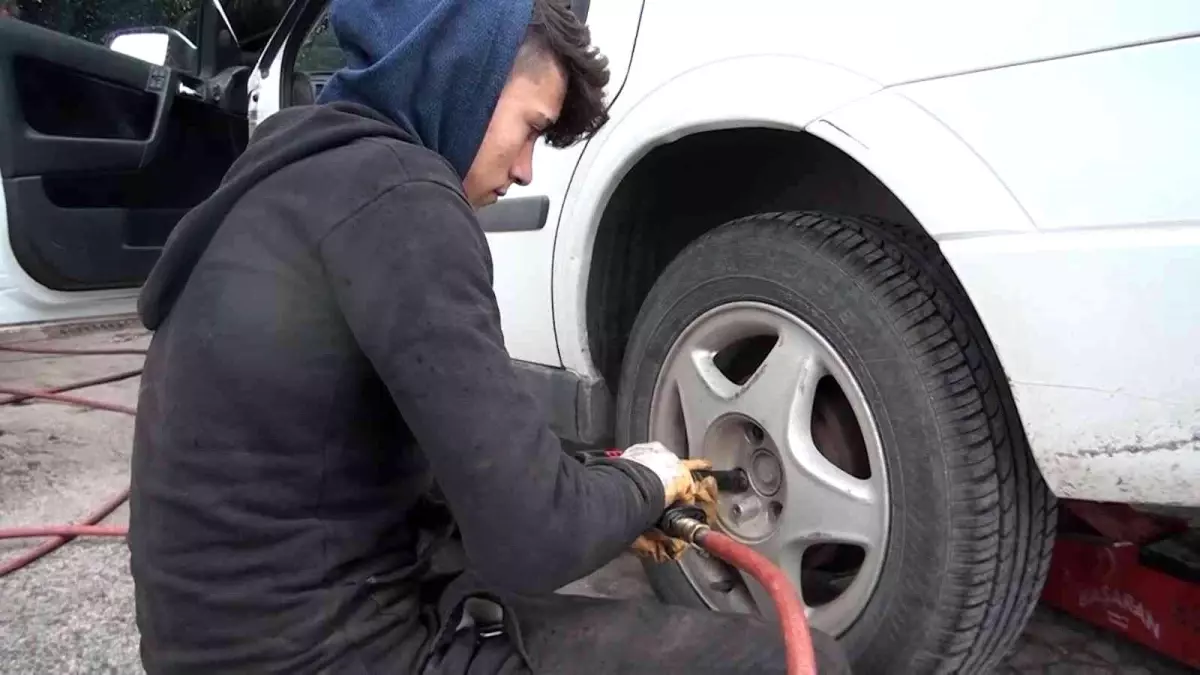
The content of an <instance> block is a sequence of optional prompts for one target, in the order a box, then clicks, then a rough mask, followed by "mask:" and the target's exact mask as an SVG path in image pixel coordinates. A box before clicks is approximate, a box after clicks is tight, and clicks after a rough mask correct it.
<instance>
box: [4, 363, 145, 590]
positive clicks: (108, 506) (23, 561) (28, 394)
mask: <svg viewBox="0 0 1200 675" xmlns="http://www.w3.org/2000/svg"><path fill="white" fill-rule="evenodd" d="M0 351H6V352H18V353H22V354H40V355H51V356H144V355H145V353H146V352H145V351H144V350H141V349H53V348H44V347H22V346H17V345H0ZM141 374H142V371H141V369H140V368H139V369H136V370H128V371H125V372H122V373H117V374H115V375H106V376H103V377H97V378H92V379H88V380H82V381H79V382H73V383H71V384H66V385H62V386H58V387H53V388H50V389H42V390H31V389H20V388H15V387H0V394H7V397H5V398H0V406H4V405H19V404H21V403H24V402H25V401H29V400H43V401H54V402H57V403H65V404H67V405H74V406H80V407H84V408H94V409H96V410H108V411H111V412H117V413H124V414H127V415H133V414H135V412H136V411H135V410H134V409H133V408H131V407H129V406H123V405H118V404H115V403H107V402H105V401H96V400H92V399H89V398H83V397H79V396H71V395H69V394H66V393H65V392H68V391H74V390H76V389H84V388H87V387H94V386H97V385H101V384H109V383H112V382H120V381H121V380H128V379H130V378H134V377H137V376H138V375H141ZM128 498H129V489H128V488H126V489H124V490H122V491H121V492H119V493H118V494H116V495H114V496H113V497H112V498H110V499H109V500H108V501H106V502H104V503H103V504H101V505H100V506H99V507H97V508H96V510H94V511H92V512H91V513H89V514H87V515H86V516H85V517H84V518H83V519H82V520H81V521H79V522H78V523H73V524H70V525H48V526H37V527H13V528H0V540H5V539H27V538H28V539H32V538H43V537H51V538H50V539H47V540H46V541H45V542H43V543H41V544H39V545H37V546H35V547H33V548H31V549H29V550H28V551H25V552H24V553H22V554H20V555H18V556H17V557H16V558H13V559H11V560H4V561H0V577H4V576H5V575H8V574H11V573H12V572H15V571H17V570H19V569H21V568H23V567H25V566H27V565H29V564H30V563H32V562H34V561H35V560H38V559H39V558H42V557H44V556H46V555H49V554H50V553H51V552H53V551H55V550H57V549H58V548H59V547H61V546H62V545H63V544H66V543H67V542H69V541H71V540H72V539H74V538H75V537H124V536H125V534H126V528H124V527H110V526H102V525H98V523H99V522H100V521H102V520H104V519H105V518H107V517H108V516H109V515H111V514H112V513H113V512H114V511H116V510H117V509H118V508H120V506H121V505H122V504H124V503H125V500H127V499H128Z"/></svg>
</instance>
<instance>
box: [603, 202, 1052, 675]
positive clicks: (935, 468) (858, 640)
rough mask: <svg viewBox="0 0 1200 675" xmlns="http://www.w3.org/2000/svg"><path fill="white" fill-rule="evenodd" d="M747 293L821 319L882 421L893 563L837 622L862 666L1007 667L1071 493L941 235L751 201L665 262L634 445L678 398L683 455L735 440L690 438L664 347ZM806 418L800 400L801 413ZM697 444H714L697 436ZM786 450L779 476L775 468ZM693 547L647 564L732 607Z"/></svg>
mask: <svg viewBox="0 0 1200 675" xmlns="http://www.w3.org/2000/svg"><path fill="white" fill-rule="evenodd" d="M734 306H736V307H739V308H742V307H744V308H748V309H747V311H749V310H750V309H755V308H758V309H759V310H762V311H767V312H768V313H770V314H771V316H783V317H787V318H788V320H789V321H791V320H797V321H795V325H797V326H806V327H808V328H809V329H811V330H812V331H813V332H814V333H815V334H816V335H818V336H819V338H820V340H819V342H820V343H821V344H824V345H825V346H826V347H827V348H828V351H827V352H822V353H825V354H827V355H828V357H827V358H829V359H832V360H833V361H836V362H837V364H840V365H837V368H842V369H844V373H843V376H844V379H845V378H851V379H852V380H853V385H854V387H852V388H856V392H855V393H854V395H855V396H857V397H858V399H859V403H860V405H861V408H860V409H859V412H858V413H857V418H856V420H857V421H856V422H855V424H857V425H858V426H859V427H861V429H867V428H868V427H870V429H872V431H871V437H872V439H873V441H871V443H874V444H875V445H874V446H872V447H877V448H879V449H880V452H879V453H878V455H877V456H879V457H881V458H882V459H881V460H880V461H881V463H880V464H879V466H878V467H876V468H873V469H871V470H870V473H871V476H875V475H881V476H883V475H886V481H885V483H886V484H885V485H884V487H885V488H886V498H887V501H886V506H880V507H879V512H880V513H881V514H882V515H881V518H883V519H884V521H880V522H886V529H883V530H881V531H884V532H885V533H886V536H883V537H880V538H879V545H878V547H879V548H880V553H881V556H876V557H874V560H876V561H882V562H880V563H879V567H878V571H877V572H876V573H875V576H874V577H872V578H873V579H874V581H873V582H872V584H873V585H872V586H871V587H870V591H869V593H867V594H862V595H861V598H862V602H863V603H864V604H862V607H861V610H859V611H857V614H856V615H855V616H854V617H853V620H852V622H851V623H849V624H848V625H842V626H841V627H840V628H839V629H838V630H836V631H830V632H834V633H836V634H837V637H838V639H839V641H840V642H841V643H842V644H843V646H844V647H845V648H846V650H847V652H848V653H849V655H850V657H851V660H852V662H853V664H854V672H860V673H891V674H896V673H933V672H986V671H988V670H990V669H991V668H993V667H995V666H996V665H997V664H998V663H999V662H1000V661H1001V660H1002V659H1003V657H1004V656H1005V654H1006V653H1007V652H1008V651H1009V650H1010V649H1011V648H1012V646H1013V644H1014V642H1015V641H1016V639H1017V638H1018V636H1019V635H1020V633H1021V631H1022V629H1023V627H1024V625H1025V623H1026V621H1027V620H1028V618H1029V616H1030V614H1031V613H1032V611H1033V609H1034V606H1035V604H1036V603H1037V600H1038V597H1039V595H1040V593H1041V589H1042V585H1043V582H1044V580H1045V576H1046V572H1047V568H1048V565H1049V560H1050V553H1051V549H1052V545H1053V539H1054V529H1055V520H1056V504H1055V500H1054V497H1053V495H1052V494H1051V493H1050V492H1049V490H1048V489H1047V487H1046V485H1045V483H1044V482H1043V480H1042V478H1041V475H1040V474H1039V472H1038V469H1037V467H1036V464H1035V463H1034V460H1033V458H1032V456H1031V454H1030V451H1029V448H1028V445H1027V442H1026V439H1025V435H1024V432H1023V430H1022V427H1021V423H1020V420H1019V418H1018V415H1017V411H1016V409H1015V406H1014V404H1013V401H1012V397H1011V394H1010V392H1009V391H1008V388H1007V386H1006V384H1005V377H1004V375H1003V373H1002V371H1001V369H1000V366H999V362H998V359H997V357H996V355H995V353H994V351H993V350H992V347H991V345H990V343H989V341H988V339H987V337H986V334H985V332H984V330H983V327H982V324H981V322H980V321H979V319H978V318H977V317H976V315H975V313H974V311H973V310H972V307H971V304H970V302H969V300H968V299H967V296H966V293H965V292H964V290H963V289H962V287H961V286H960V284H959V283H958V281H957V278H956V277H955V276H954V274H953V273H952V272H951V270H950V268H949V266H948V265H947V264H946V263H945V261H944V260H943V259H942V258H941V256H940V254H938V253H937V251H936V246H935V245H934V244H933V243H932V242H929V243H924V237H923V236H922V237H918V236H914V235H911V234H908V233H907V230H906V229H905V228H903V227H901V226H898V225H893V224H889V223H886V222H882V221H877V220H872V219H863V218H849V217H841V216H834V215H829V214H823V213H776V214H761V215H754V216H750V217H747V218H743V219H739V220H736V221H733V222H730V223H727V224H725V225H723V226H721V227H719V228H717V229H715V230H713V231H711V232H709V233H707V234H706V235H704V236H703V237H701V238H699V239H698V240H696V241H694V242H692V243H691V244H690V245H689V246H687V247H686V248H685V249H684V250H683V251H682V252H681V253H679V254H678V256H677V257H676V258H675V259H674V260H673V261H672V262H671V264H670V265H669V266H668V267H667V269H666V270H665V271H664V272H663V273H662V275H661V276H660V277H659V278H658V280H657V281H656V283H655V285H654V287H653V289H652V290H651V292H650V293H649V295H648V296H647V298H646V300H645V301H644V303H643V305H642V307H641V309H640V311H639V314H638V316H637V319H636V321H635V323H634V327H633V329H632V331H631V335H630V339H629V342H628V346H627V349H626V353H625V356H624V363H623V369H622V375H621V379H620V383H619V390H618V395H617V408H616V415H617V419H616V422H617V430H616V433H617V440H618V442H619V443H620V444H622V447H625V446H628V445H631V444H633V443H636V442H640V441H644V440H649V439H652V438H654V439H655V440H666V439H664V438H655V437H661V436H663V435H664V433H668V432H663V433H659V431H660V430H662V429H674V428H676V427H671V426H670V425H669V423H668V422H664V423H663V424H667V425H668V426H657V425H659V422H658V421H656V420H657V418H656V417H655V415H659V413H655V412H654V411H655V410H656V409H657V410H667V408H668V407H669V406H670V405H674V404H670V403H669V402H670V401H678V402H679V403H678V405H679V406H680V411H681V412H680V414H679V416H678V417H679V420H680V422H679V427H678V428H679V429H682V431H679V434H680V435H679V436H677V437H675V440H676V441H677V442H676V446H679V445H683V446H688V447H689V451H690V452H684V451H683V450H682V449H681V450H680V452H681V454H691V455H693V456H703V455H704V454H705V453H706V452H708V449H709V448H711V447H714V446H712V444H711V443H710V440H711V439H712V438H715V439H716V440H715V441H713V442H715V443H717V444H718V446H716V451H722V448H721V446H719V444H720V443H721V442H722V441H721V439H722V438H724V437H723V436H721V435H720V434H719V433H718V432H717V431H713V430H714V429H716V428H717V424H716V423H714V424H713V425H712V426H710V427H706V429H708V431H707V432H705V433H706V435H703V436H700V435H696V436H695V437H694V438H688V436H687V434H688V433H691V432H690V431H689V430H688V429H687V428H686V422H687V420H686V417H687V415H686V414H685V413H684V412H682V410H683V407H682V406H683V405H684V403H683V402H682V401H684V398H682V397H683V396H684V390H683V389H682V388H680V387H678V386H676V388H675V389H674V392H675V393H674V394H673V393H671V392H670V391H668V390H667V388H666V385H663V384H662V383H663V382H664V381H666V380H665V379H664V378H665V375H664V373H667V372H668V370H671V372H674V371H673V370H672V369H670V368H668V367H667V363H668V361H670V360H671V359H674V358H675V357H673V356H672V354H673V353H675V352H673V350H675V349H676V348H677V345H678V344H682V342H683V341H685V340H684V338H683V337H682V336H691V335H693V333H692V332H689V331H692V330H693V329H692V328H690V327H691V326H695V325H698V323H697V322H699V321H701V320H702V319H703V317H705V316H709V315H714V316H715V315H717V314H719V312H720V311H722V308H728V307H734ZM714 313H717V314H714ZM746 316H757V315H749V314H748V315H746ZM763 316H766V314H764V315H763ZM771 320H772V321H773V320H775V319H771ZM727 323H728V322H727ZM789 325H791V324H789ZM696 330H699V329H696ZM789 330H790V329H789ZM686 339H689V340H690V339H692V337H687V338H686ZM779 339H781V338H778V337H777V338H776V342H775V343H774V344H776V345H778V344H781V343H780V342H779V341H778V340H779ZM739 344H740V343H739ZM813 344H816V343H815V342H814V343H813ZM689 353H691V352H689ZM706 353H707V352H706ZM718 356H719V354H718V353H717V352H715V351H714V352H713V358H714V359H716V358H717V357H718ZM814 358H815V357H814ZM833 361H830V363H833ZM671 362H672V363H674V362H675V361H671ZM714 362H715V361H714ZM754 367H757V368H759V370H762V367H761V365H759V366H754ZM830 367H833V366H830ZM672 368H673V366H672ZM681 372H682V371H681ZM758 374H759V373H758V371H754V376H753V377H757V376H758ZM746 381H749V380H746ZM847 386H848V385H847ZM817 388H818V389H819V387H817ZM843 388H844V387H843ZM664 392H665V393H664ZM676 394H678V396H676ZM814 396H816V394H814ZM832 396H833V395H832V394H830V395H829V397H832ZM843 396H844V397H845V398H846V399H847V400H848V401H849V400H850V399H851V398H852V394H850V393H845V392H843ZM656 397H661V398H656ZM722 400H726V399H722ZM728 400H729V401H733V400H734V399H733V398H730V399H728ZM756 400H757V399H756ZM830 400H832V398H830ZM659 401H662V402H663V403H661V404H660V403H658V402H659ZM815 405H816V404H815V403H814V406H815ZM822 405H825V404H822ZM829 405H834V404H829ZM846 405H849V404H843V408H844V407H845V406H846ZM663 414H666V413H663ZM773 414H774V413H773ZM804 414H806V413H804ZM739 415H740V413H739ZM789 415H791V413H789ZM660 416H661V415H660ZM697 417H699V416H697ZM735 417H737V419H736V420H734V421H738V422H739V423H741V422H745V420H743V419H742V418H741V417H740V416H735ZM652 418H653V419H652ZM802 418H803V414H801V413H797V416H790V417H788V419H789V420H792V421H789V422H787V424H792V423H794V421H795V420H798V419H801V420H802ZM864 418H869V421H870V424H869V425H868V426H866V427H864V426H862V424H863V421H862V420H863V419H864ZM705 419H707V418H705ZM717 419H726V418H724V417H718V418H717ZM816 419H817V418H816V417H813V418H812V419H811V420H810V424H811V425H814V426H812V429H813V430H814V431H812V432H811V433H813V434H815V433H816V431H815V429H816V426H815V425H816V423H817V422H816V421H815V420H816ZM751 426H754V425H753V423H751ZM843 426H844V424H843ZM851 426H853V425H851ZM861 429H860V430H861ZM721 433H724V432H721ZM862 433H863V435H864V437H865V436H866V435H867V432H866V431H863V432H862ZM714 434H716V436H714ZM668 435H669V434H668ZM760 436H761V435H760ZM681 439H682V440H681ZM697 439H700V440H697ZM738 442H739V443H741V442H742V441H741V440H739V441H738ZM748 442H750V443H751V444H753V443H754V442H761V443H766V441H764V440H762V439H761V438H759V439H752V440H751V441H748ZM841 443H842V445H846V444H847V443H849V442H848V441H844V440H843V441H841ZM864 443H866V442H865V441H864ZM693 444H696V445H698V447H700V448H702V449H704V450H703V452H697V451H695V450H691V448H690V446H691V445H693ZM855 447H856V448H857V447H858V446H857V445H855ZM864 447H865V446H864ZM821 451H822V452H825V450H824V449H823V448H822V450H821ZM779 452H780V453H781V454H780V455H779V456H780V457H783V456H785V455H784V454H782V453H783V451H779ZM757 456H758V455H755V457H757ZM754 461H756V460H754ZM779 461H781V462H782V461H784V460H779ZM772 467H773V465H772ZM772 467H768V470H767V471H766V475H767V476H768V477H770V476H774V475H775V473H774V472H775V471H777V469H776V468H772ZM718 468H728V467H718ZM743 468H745V467H743ZM876 469H878V471H876ZM856 480H857V479H856ZM870 480H876V479H874V478H871V479H870ZM863 484H864V485H866V484H867V483H863ZM881 485H883V483H881ZM796 492H797V494H800V492H801V491H800V489H799V488H797V491H796ZM812 494H813V495H816V494H817V493H816V492H815V491H813V493H812ZM872 494H874V493H872ZM789 496H790V493H789ZM764 499H766V497H764ZM796 499H797V500H801V501H802V500H803V498H802V497H797V498H796ZM809 499H817V497H815V496H813V497H809ZM821 499H824V498H823V497H822V498H821ZM871 499H875V497H871ZM722 502H723V503H724V502H725V498H724V497H723V499H722ZM775 506H778V504H774V503H772V507H773V510H774V507H775ZM811 506H812V508H813V509H816V510H819V509H820V508H821V504H820V503H815V504H813V505H811ZM804 508H807V507H804ZM803 512H804V511H803V508H801V509H800V510H799V511H797V513H803ZM781 513H784V514H787V513H791V511H781ZM756 517H757V516H756ZM780 517H782V516H780ZM767 518H768V520H769V516H768V517H767ZM756 522H757V521H756ZM764 522H766V521H764ZM776 522H777V523H779V522H782V521H776ZM862 522H865V521H862ZM779 527H782V525H780V526H779ZM872 528H874V526H872ZM772 536H773V535H772ZM750 539H751V540H752V539H753V538H750ZM816 548H821V547H816ZM828 548H829V547H828V546H826V547H825V549H828ZM825 549H822V550H823V551H825V552H826V553H827V552H828V551H827V550H825ZM789 550H790V549H789ZM804 555H807V554H804ZM693 556H695V557H697V558H703V557H704V556H702V555H699V554H696V553H693V552H689V553H688V554H687V556H686V557H685V560H684V561H683V562H680V563H668V564H664V565H655V564H649V563H648V564H647V566H646V569H647V573H648V575H649V578H650V581H651V584H652V585H653V587H654V589H655V591H656V593H657V594H658V596H659V597H660V598H661V599H662V600H664V601H666V602H670V603H676V604H684V605H691V606H709V607H714V608H716V609H722V607H720V606H718V604H716V601H712V600H710V599H709V597H708V596H710V595H714V594H717V595H719V594H720V593H723V592H724V593H731V591H728V588H730V586H729V584H726V583H725V582H720V583H716V582H714V583H713V584H711V587H705V586H703V585H702V584H700V583H699V582H697V583H693V581H691V580H690V578H691V577H689V574H693V576H699V573H689V572H687V570H688V569H690V568H688V567H687V565H688V564H691V563H688V562H687V561H688V558H689V557H693ZM861 556H862V557H863V559H864V560H866V559H867V558H868V557H870V556H868V555H867V554H861ZM835 557H836V556H835ZM806 560H807V558H805V559H803V561H806ZM803 561H802V562H803ZM695 564H696V565H701V564H704V565H711V561H703V560H701V561H699V562H696V563H695ZM805 564H807V563H806V562H805ZM865 565H866V564H865V563H860V567H859V568H858V569H859V570H860V571H861V570H862V569H865V568H866V567H865ZM704 569H708V568H707V567H706V568H704ZM806 569H807V568H806ZM838 573H839V574H840V573H842V572H838ZM845 574H849V572H845ZM850 587H853V582H851V586H850ZM698 588H700V589H703V588H707V590H705V591H704V593H701V592H700V591H699V590H698ZM706 594H707V595H706ZM805 594H806V595H807V591H805ZM745 597H751V596H745ZM839 597H840V596H839ZM806 599H807V597H806ZM826 606H828V605H826ZM749 611H754V610H753V608H752V609H751V610H749ZM766 611H770V610H766ZM813 616H814V619H813V620H814V622H817V618H816V617H817V616H818V615H817V613H814V615H813ZM842 618H843V619H844V617H842ZM843 623H844V622H843Z"/></svg>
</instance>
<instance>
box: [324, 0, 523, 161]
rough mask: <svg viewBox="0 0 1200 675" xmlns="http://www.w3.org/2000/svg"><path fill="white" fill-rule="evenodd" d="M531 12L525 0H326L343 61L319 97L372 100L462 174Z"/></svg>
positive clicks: (370, 103)
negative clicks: (331, 0)
mask: <svg viewBox="0 0 1200 675" xmlns="http://www.w3.org/2000/svg"><path fill="white" fill-rule="evenodd" d="M532 12H533V2H532V0H333V3H332V6H331V8H330V11H329V24H330V27H331V28H332V29H333V32H334V35H336V36H337V39H338V43H339V44H340V45H341V47H342V50H343V51H344V52H345V53H346V59H347V65H346V67H345V68H343V69H341V70H339V71H338V72H336V73H334V75H333V77H331V78H330V80H329V82H328V83H327V84H326V85H325V87H324V89H322V91H321V96H320V98H319V99H318V101H317V102H318V103H328V102H332V101H351V102H354V103H359V104H362V105H366V106H369V107H371V108H374V109H375V110H377V111H379V112H380V113H383V114H384V115H387V116H388V117H389V118H391V119H392V120H393V121H394V122H396V124H398V125H400V126H401V127H403V128H405V130H407V131H409V132H410V133H412V134H413V135H414V136H416V138H417V140H418V141H419V142H420V143H421V144H422V145H424V146H425V147H427V148H429V149H430V150H433V151H434V152H436V153H438V154H440V155H441V156H442V157H445V158H446V160H447V161H449V162H450V165H451V166H453V167H454V170H455V171H456V172H458V175H459V177H460V178H463V177H465V176H466V174H467V170H468V169H469V168H470V167H471V162H473V161H474V159H475V154H476V153H477V152H478V151H479V145H480V144H481V143H482V142H483V136H484V133H485V132H486V131H487V125H488V122H489V120H491V117H492V111H493V110H494V109H495V107H496V101H497V100H498V99H499V97H500V91H501V89H503V88H504V83H505V82H506V81H507V79H508V75H509V72H510V71H511V69H512V65H513V61H514V59H515V58H516V54H517V49H518V48H519V47H520V46H521V41H522V39H523V37H524V35H525V31H526V29H527V27H528V25H529V19H530V16H531V15H532Z"/></svg>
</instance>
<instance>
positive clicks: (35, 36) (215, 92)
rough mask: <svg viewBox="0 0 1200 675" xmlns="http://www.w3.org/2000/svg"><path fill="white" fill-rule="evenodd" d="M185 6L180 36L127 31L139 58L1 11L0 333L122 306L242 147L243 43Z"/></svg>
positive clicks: (218, 14)
mask: <svg viewBox="0 0 1200 675" xmlns="http://www.w3.org/2000/svg"><path fill="white" fill-rule="evenodd" d="M8 1H9V2H12V0H8ZM87 1H88V0H71V2H68V3H65V4H64V3H60V4H63V8H62V9H61V10H60V14H59V16H61V15H62V13H63V12H68V11H72V10H74V9H77V8H78V5H74V3H76V2H87ZM105 1H106V0H98V1H93V2H92V3H91V4H94V5H103V4H105ZM4 2H5V0H0V5H2V4H4ZM48 4H53V3H37V7H43V6H45V5H48ZM124 4H125V5H128V4H129V3H124ZM146 4H147V5H149V4H150V3H146ZM159 4H164V3H159ZM176 4H180V5H182V4H185V3H176ZM191 4H192V7H193V14H192V15H191V18H190V19H188V21H190V22H192V23H190V25H191V26H192V29H191V31H190V32H191V33H192V35H193V37H191V38H189V37H187V36H184V35H183V34H181V33H180V32H179V31H178V30H176V29H175V28H168V27H154V26H151V27H150V28H148V29H147V28H132V29H129V30H127V31H126V33H127V34H126V35H124V37H126V38H129V39H128V40H126V41H125V42H126V44H125V47H126V49H125V50H124V51H126V52H129V53H131V54H132V53H137V54H139V56H140V57H141V58H138V57H135V56H131V55H129V54H123V53H119V52H118V51H115V49H116V48H117V44H116V43H113V48H112V49H110V48H108V47H106V46H105V44H104V43H105V42H108V41H109V40H111V37H108V38H105V39H102V40H92V41H89V40H86V39H81V38H79V37H75V36H72V35H68V34H65V33H64V32H60V31H56V30H50V29H48V28H46V27H43V26H39V25H35V23H34V22H32V21H26V20H20V19H14V18H2V17H3V14H2V13H0V182H2V184H3V199H0V207H2V208H0V235H3V236H2V237H0V326H5V325H11V324H15V323H24V322H29V321H44V320H50V319H63V318H76V317H83V316H97V315H104V314H112V313H117V312H128V311H132V310H133V308H134V303H133V298H134V297H136V289H137V288H138V287H139V286H140V285H141V284H142V282H143V281H144V280H145V279H146V276H147V275H148V273H149V272H150V269H151V268H152V267H153V265H154V263H155V262H156V260H157V259H158V256H159V253H160V251H161V248H162V246H163V244H164V243H165V241H166V239H167V237H168V235H170V233H171V230H172V228H174V227H175V225H176V224H177V223H178V222H179V220H180V219H181V218H182V217H183V216H184V215H185V214H186V213H187V212H188V210H189V209H190V208H191V207H193V206H195V205H196V204H198V203H199V202H200V201H201V200H203V199H204V198H205V197H207V196H208V195H209V194H211V193H212V191H213V190H215V189H216V187H217V186H218V185H219V183H220V181H221V179H222V177H223V176H224V174H225V172H226V171H227V170H228V168H229V167H230V165H231V164H232V163H233V161H234V160H235V159H236V158H237V157H238V155H239V154H241V152H242V151H243V150H244V149H245V147H246V143H247V140H248V133H249V132H248V124H247V117H246V113H247V108H248V103H247V101H246V85H245V83H246V81H247V80H248V78H249V73H250V71H251V70H252V65H253V63H254V59H255V58H257V52H256V51H254V49H253V47H247V46H246V45H245V44H244V42H243V44H239V37H240V39H241V40H243V41H245V40H253V39H256V38H255V37H254V36H236V37H235V35H236V34H235V30H234V28H235V26H234V25H233V24H230V19H229V17H228V16H227V15H226V13H225V12H224V10H223V9H222V8H221V7H220V5H219V3H217V2H214V0H194V1H193V2H192V3H191ZM264 4H268V3H264ZM30 6H33V5H32V4H31V5H30ZM35 9H36V7H35ZM214 10H215V11H214ZM281 13H282V12H280V14H281ZM262 21H263V19H261V18H260V19H259V22H260V23H262ZM271 27H272V28H273V27H274V26H271ZM155 31H157V33H156V32H155ZM222 31H225V33H226V34H225V35H221V32H222ZM268 35H269V32H268ZM158 37H161V40H156V38H158ZM204 37H208V38H212V39H211V40H209V42H211V43H215V44H211V45H210V44H205V43H204V42H200V44H199V46H197V45H196V44H195V43H194V42H193V41H192V40H194V39H196V38H204ZM118 39H120V35H118ZM139 41H140V42H139ZM259 41H260V42H262V43H265V37H262V38H261V39H260V40H259ZM156 48H157V49H159V50H160V51H159V53H158V54H157V55H156V56H155V57H151V56H147V52H151V53H153V52H155V50H156ZM155 58H157V62H153V61H155ZM164 63H165V65H162V64H164Z"/></svg>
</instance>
